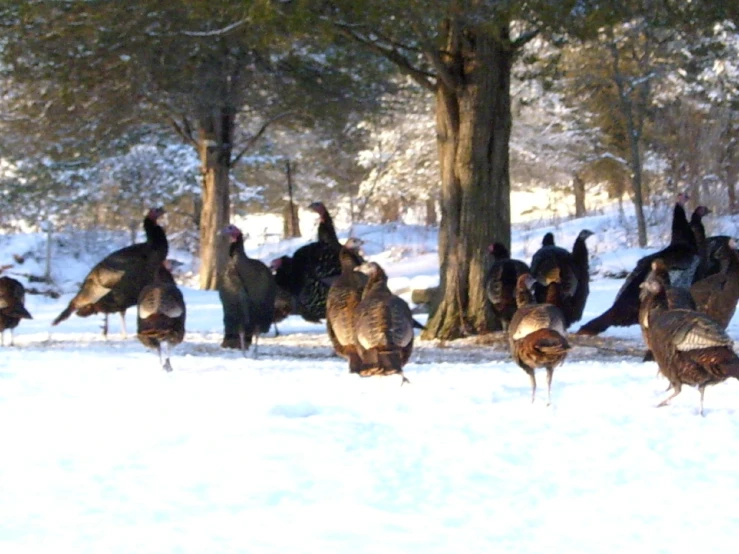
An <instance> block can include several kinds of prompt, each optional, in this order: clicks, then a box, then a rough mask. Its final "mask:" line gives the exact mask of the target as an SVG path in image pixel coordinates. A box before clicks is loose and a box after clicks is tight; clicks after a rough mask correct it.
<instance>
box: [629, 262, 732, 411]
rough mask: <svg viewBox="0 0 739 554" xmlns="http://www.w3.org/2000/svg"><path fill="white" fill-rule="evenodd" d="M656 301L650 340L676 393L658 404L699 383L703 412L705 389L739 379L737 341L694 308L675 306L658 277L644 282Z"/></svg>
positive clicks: (658, 361) (652, 311) (646, 292)
mask: <svg viewBox="0 0 739 554" xmlns="http://www.w3.org/2000/svg"><path fill="white" fill-rule="evenodd" d="M642 288H643V289H644V290H645V295H646V297H649V296H652V297H653V298H654V304H653V306H652V309H651V310H650V312H649V314H648V316H647V317H648V320H649V331H648V333H649V343H650V344H651V346H652V352H653V353H654V359H655V360H656V362H657V365H658V366H659V371H660V373H662V375H664V376H665V377H666V378H667V379H668V381H669V382H670V388H671V389H672V394H671V395H670V396H668V397H667V398H665V399H664V400H663V401H662V402H660V403H659V404H658V406H666V405H667V404H668V403H669V402H670V400H672V399H673V398H675V397H676V396H677V395H678V394H680V391H681V390H682V386H683V385H692V386H695V387H698V390H699V392H700V414H701V415H703V397H704V394H705V389H706V387H707V386H709V385H714V384H716V383H720V382H722V381H724V380H726V379H727V378H729V377H735V378H737V379H739V358H737V355H736V354H735V353H734V348H733V341H732V340H731V339H730V338H729V336H728V335H727V334H726V331H724V330H723V329H722V328H721V326H720V325H719V324H718V323H716V322H715V321H714V320H713V319H711V318H710V317H708V316H707V315H705V314H702V313H700V312H696V311H694V310H671V309H669V307H668V305H667V296H666V290H665V286H664V284H663V283H662V282H661V281H660V280H659V279H655V278H651V276H650V278H647V279H646V280H645V281H644V282H643V283H642Z"/></svg>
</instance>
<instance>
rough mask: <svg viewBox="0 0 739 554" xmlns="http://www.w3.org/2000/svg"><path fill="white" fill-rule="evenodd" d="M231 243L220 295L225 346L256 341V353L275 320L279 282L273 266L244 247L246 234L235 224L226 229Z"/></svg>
mask: <svg viewBox="0 0 739 554" xmlns="http://www.w3.org/2000/svg"><path fill="white" fill-rule="evenodd" d="M222 232H223V234H224V235H226V236H227V237H228V238H229V240H230V241H231V244H230V246H229V250H228V263H227V264H226V269H225V271H224V273H223V275H222V276H221V279H220V280H219V285H218V295H219V297H220V299H221V304H222V305H223V327H224V332H223V342H222V343H221V346H222V347H223V348H240V349H241V351H242V352H243V353H244V355H245V354H246V350H247V349H248V348H249V346H250V345H251V343H252V341H254V354H255V355H256V349H257V344H256V343H257V341H258V339H259V335H260V334H263V333H266V332H268V331H269V328H270V326H271V325H272V321H273V320H274V311H275V299H276V297H277V284H276V283H275V279H274V276H273V275H272V272H271V271H270V269H269V268H268V267H267V266H266V265H265V264H264V263H262V262H261V261H259V260H255V259H253V258H250V257H249V256H247V255H246V252H245V251H244V235H243V234H242V233H241V230H240V229H239V228H238V227H236V226H235V225H229V226H227V227H226V228H225V229H223V231H222Z"/></svg>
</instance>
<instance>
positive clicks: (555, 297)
mask: <svg viewBox="0 0 739 554" xmlns="http://www.w3.org/2000/svg"><path fill="white" fill-rule="evenodd" d="M544 301H545V302H546V303H547V304H551V305H552V306H559V304H560V302H561V299H560V297H559V282H558V281H552V282H551V283H549V284H548V285H547V296H546V298H545V300H544Z"/></svg>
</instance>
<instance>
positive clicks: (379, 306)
mask: <svg viewBox="0 0 739 554" xmlns="http://www.w3.org/2000/svg"><path fill="white" fill-rule="evenodd" d="M356 271H361V272H362V273H364V274H366V275H367V277H368V279H367V284H366V285H365V288H364V291H363V292H362V300H361V301H360V302H359V304H358V305H357V308H356V316H355V317H356V319H355V330H356V337H357V339H356V340H357V345H358V347H359V348H358V351H359V357H360V359H361V367H360V368H359V369H358V370H356V371H355V372H356V373H359V375H361V376H363V377H367V376H370V375H392V374H396V373H398V374H400V375H401V376H402V378H403V381H402V383H405V382H406V381H408V379H406V378H405V376H404V375H403V367H404V366H405V365H406V363H408V359H409V358H410V356H411V353H412V352H413V338H414V337H413V316H412V315H411V309H410V307H408V304H407V303H406V301H405V300H403V299H402V298H400V297H399V296H396V295H394V294H393V293H392V292H390V289H389V288H388V286H387V275H386V274H385V271H384V270H383V269H382V267H380V265H379V264H377V263H375V262H367V263H364V264H362V265H360V266H359V267H357V269H356Z"/></svg>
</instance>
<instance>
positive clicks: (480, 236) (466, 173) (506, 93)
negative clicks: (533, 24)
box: [423, 26, 514, 339]
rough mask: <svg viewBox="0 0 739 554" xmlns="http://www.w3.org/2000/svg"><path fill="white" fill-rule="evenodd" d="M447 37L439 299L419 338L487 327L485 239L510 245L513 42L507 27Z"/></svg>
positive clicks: (440, 105) (440, 100) (439, 107)
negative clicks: (510, 40) (484, 283)
mask: <svg viewBox="0 0 739 554" xmlns="http://www.w3.org/2000/svg"><path fill="white" fill-rule="evenodd" d="M457 31H458V30H457ZM449 35H450V39H449V45H448V50H447V52H449V55H448V59H446V60H444V62H445V65H446V69H447V70H448V72H449V77H450V78H451V79H449V78H447V79H440V84H439V87H438V89H437V95H436V129H437V137H438V148H439V160H440V167H441V184H442V185H441V186H442V199H441V226H440V232H439V258H440V265H441V267H440V289H441V291H440V294H441V300H440V302H439V305H438V307H437V309H436V311H435V313H434V314H433V315H432V317H431V318H430V320H429V321H428V323H427V324H426V331H424V333H423V336H424V338H442V339H454V338H459V337H461V336H464V335H466V334H470V333H477V332H483V331H486V330H488V329H490V328H492V326H493V322H491V321H489V316H488V314H487V313H486V312H487V311H486V310H485V292H484V285H483V280H484V274H485V257H486V255H487V245H488V244H489V243H490V242H492V241H493V240H495V241H499V242H502V243H503V244H505V245H507V246H508V245H510V182H509V167H508V144H509V139H510V132H511V106H510V77H511V63H512V59H513V55H514V48H512V47H511V45H510V43H509V42H508V28H507V26H502V27H501V28H499V29H496V32H495V33H493V32H491V33H489V34H485V33H483V32H475V31H474V30H472V29H465V32H464V33H459V32H454V29H452V30H451V31H450V33H449ZM483 68H484V70H483ZM450 82H452V83H454V84H453V86H450Z"/></svg>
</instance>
